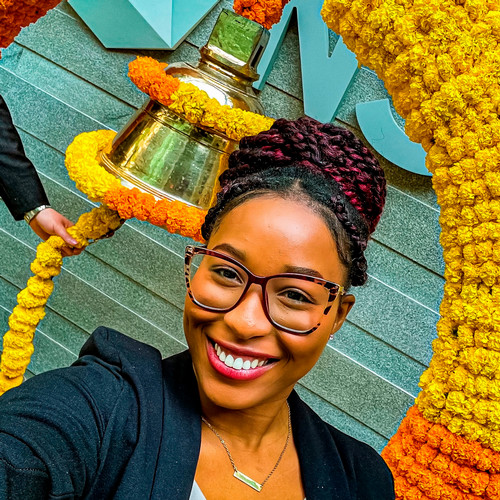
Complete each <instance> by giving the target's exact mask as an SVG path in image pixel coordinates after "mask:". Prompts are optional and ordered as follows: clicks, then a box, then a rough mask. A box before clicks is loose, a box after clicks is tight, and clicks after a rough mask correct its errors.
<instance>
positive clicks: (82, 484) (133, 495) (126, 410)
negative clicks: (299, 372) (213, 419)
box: [0, 327, 394, 500]
mask: <svg viewBox="0 0 500 500" xmlns="http://www.w3.org/2000/svg"><path fill="white" fill-rule="evenodd" d="M289 404H290V409H291V416H292V429H293V437H294V440H295V443H296V446H297V450H298V453H299V460H300V467H301V472H302V480H303V485H304V489H305V493H306V497H307V500H332V499H339V500H349V499H359V500H361V499H362V500H375V499H377V500H391V499H393V498H394V491H393V480H392V476H391V473H390V471H389V469H388V468H387V466H386V465H385V463H384V462H383V460H382V459H381V458H380V456H379V455H378V454H377V453H376V452H375V451H374V450H373V449H372V448H370V447H369V446H367V445H366V444H363V443H360V442H359V441H356V440H355V439H353V438H351V437H349V436H347V435H345V434H343V433H342V432H340V431H338V430H337V429H335V428H333V427H331V426H330V425H328V424H326V423H325V422H323V421H322V420H321V419H320V418H319V417H318V416H317V415H316V414H315V413H314V412H313V411H312V410H311V409H310V408H309V407H308V406H307V405H306V404H305V403H303V402H302V401H301V399H300V398H299V397H298V395H297V394H296V393H295V392H293V393H292V394H291V396H290V398H289ZM200 437H201V422H200V403H199V396H198V388H197V384H196V379H195V376H194V373H193V369H192V364H191V357H190V355H189V352H188V351H186V352H183V353H181V354H178V355H176V356H173V357H171V358H167V359H165V360H163V361H162V360H161V357H160V353H159V352H158V351H157V350H156V349H154V348H152V347H150V346H147V345H145V344H142V343H140V342H137V341H134V340H132V339H130V338H128V337H125V336H124V335H122V334H120V333H118V332H116V331H114V330H110V329H107V328H102V327H101V328H99V329H98V330H96V331H95V332H94V334H93V335H92V336H91V338H90V339H89V341H88V342H87V343H86V344H85V346H84V348H83V349H82V352H81V358H80V359H79V360H78V361H77V362H76V363H75V364H74V365H73V366H72V367H70V368H64V369H61V370H55V371H52V372H48V373H44V374H42V375H38V376H37V377H34V378H32V379H30V380H28V381H27V382H25V383H24V384H23V385H22V386H21V387H19V388H17V389H13V390H11V391H9V392H7V393H6V394H5V395H3V396H2V397H1V398H0V498H1V499H2V500H3V499H8V500H18V499H22V500H31V499H44V498H50V499H58V500H63V499H70V498H81V497H83V498H87V499H95V500H97V499H99V500H104V499H111V498H114V499H119V500H123V499H127V500H128V499H130V500H132V499H133V500H146V499H157V500H160V499H162V500H163V499H168V500H187V499H188V498H189V495H190V492H191V488H192V485H193V480H194V475H195V471H196V464H197V461H198V455H199V450H200ZM262 498H263V499H264V498H265V495H264V496H263V497H262Z"/></svg>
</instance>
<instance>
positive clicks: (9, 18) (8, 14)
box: [0, 0, 60, 55]
mask: <svg viewBox="0 0 500 500" xmlns="http://www.w3.org/2000/svg"><path fill="white" fill-rule="evenodd" d="M59 2H60V0H0V26H1V29H0V47H3V48H5V47H7V46H9V45H10V44H11V43H12V42H13V41H14V37H16V36H17V35H18V33H19V32H20V31H21V28H24V27H25V26H28V25H29V24H31V23H34V22H35V21H36V20H37V19H38V18H39V17H42V16H44V15H45V14H46V12H47V11H48V10H50V9H52V8H53V7H55V6H56V5H57V4H58V3H59ZM0 55H1V54H0Z"/></svg>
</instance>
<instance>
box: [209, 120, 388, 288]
mask: <svg viewBox="0 0 500 500" xmlns="http://www.w3.org/2000/svg"><path fill="white" fill-rule="evenodd" d="M318 177H319V178H320V179H322V180H323V181H322V182H318ZM219 180H220V183H221V191H220V192H219V194H218V197H217V203H216V205H215V206H214V207H213V208H212V209H210V211H209V213H208V215H207V217H206V219H205V224H204V226H203V228H202V233H203V236H204V237H205V239H207V240H208V239H209V237H210V234H211V233H212V231H213V229H214V227H215V226H216V224H217V221H218V220H219V219H220V218H221V217H223V215H224V214H225V213H227V211H228V210H230V209H232V208H234V206H236V205H237V204H239V203H240V202H241V200H242V199H248V198H249V197H252V193H253V192H262V191H264V192H270V191H274V192H277V193H284V194H286V193H291V192H293V191H297V188H296V184H297V182H296V181H300V189H301V190H302V191H303V193H304V194H305V195H307V196H308V197H309V198H310V199H311V200H313V201H314V202H316V204H318V205H319V206H322V207H324V208H325V209H327V210H328V211H329V212H330V213H332V212H333V214H335V217H334V219H336V220H337V221H338V222H340V225H341V228H342V230H343V231H344V233H345V234H344V236H343V237H341V236H339V234H337V233H338V231H337V230H336V229H335V224H333V222H334V221H332V220H331V219H332V218H331V217H329V219H330V221H328V222H329V225H330V227H331V229H332V232H333V233H335V238H336V241H337V245H338V246H339V247H342V246H345V245H344V244H343V242H342V241H341V240H342V239H345V238H346V236H347V238H348V239H349V241H348V251H347V252H343V251H342V248H340V250H341V252H340V254H341V260H342V261H343V262H344V263H345V264H346V267H347V268H348V270H349V273H348V274H349V276H348V283H347V285H348V286H349V285H351V284H352V285H354V286H358V285H362V284H364V283H365V281H366V278H367V275H366V268H367V264H366V259H365V256H364V251H365V249H366V245H367V241H368V236H369V233H371V232H372V231H373V230H374V229H375V226H376V224H377V222H378V220H379V219H380V215H381V213H382V208H383V205H384V201H385V193H386V183H385V177H384V173H383V171H382V169H381V168H380V166H379V164H378V161H377V160H376V158H375V157H374V156H373V155H372V154H371V152H370V151H369V150H368V149H367V148H366V147H365V146H364V145H363V143H362V142H361V141H360V140H359V139H358V138H357V137H356V136H355V135H354V134H353V133H352V132H350V131H348V130H346V129H343V128H340V127H336V126H334V125H332V124H326V125H324V124H321V123H319V122H317V121H316V120H313V119H311V118H300V119H299V120H296V121H289V120H285V119H281V120H277V121H276V122H275V123H274V125H273V127H272V128H271V129H270V130H269V131H267V132H262V133H260V134H258V135H256V136H253V137H247V138H244V139H243V140H242V141H241V142H240V149H239V150H238V151H235V152H234V153H233V154H232V155H231V156H230V158H229V169H228V170H226V171H225V172H224V173H223V174H222V175H221V177H220V179H219ZM345 253H347V254H348V255H347V256H345V255H344V254H345ZM343 255H344V256H343Z"/></svg>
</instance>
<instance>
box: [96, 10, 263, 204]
mask: <svg viewBox="0 0 500 500" xmlns="http://www.w3.org/2000/svg"><path fill="white" fill-rule="evenodd" d="M268 41H269V32H268V31H267V30H266V29H264V28H263V27H262V26H261V25H260V24H258V23H255V22H253V21H250V20H249V19H246V18H244V17H242V16H239V15H238V14H235V13H234V12H231V11H229V10H226V9H224V10H223V11H222V12H221V14H220V16H219V18H218V20H217V23H216V24H215V27H214V29H213V31H212V33H211V35H210V38H209V40H208V42H207V44H206V45H205V46H204V47H202V48H201V49H200V54H201V58H200V60H199V62H198V64H196V65H192V64H189V63H186V62H183V63H176V64H171V65H169V66H168V67H167V68H166V70H165V71H166V73H167V74H170V75H172V76H174V77H176V78H178V79H179V80H181V81H183V82H189V83H193V84H194V85H196V86H197V87H198V88H200V89H201V90H204V91H205V92H206V93H207V94H208V95H209V97H211V98H215V99H217V101H218V102H219V103H220V104H223V105H228V106H230V107H232V108H240V109H243V110H246V111H252V112H254V113H260V114H263V108H262V105H261V103H260V101H259V99H258V97H257V95H256V93H255V91H254V89H253V87H252V83H253V82H254V81H256V80H257V79H258V78H259V75H258V74H257V71H256V68H257V65H258V63H259V60H260V58H261V56H262V53H263V52H264V49H265V47H266V45H267V43H268ZM237 147H238V143H237V142H236V141H234V140H232V139H230V138H229V137H227V136H226V135H225V134H222V133H221V132H218V131H215V130H213V129H211V128H207V127H201V126H197V125H193V124H191V123H190V122H188V121H187V120H186V119H185V118H184V117H183V116H181V115H178V114H177V113H175V112H173V111H171V110H170V109H169V108H168V107H167V106H164V105H163V104H160V103H159V102H157V101H154V100H152V99H150V100H149V101H147V102H146V103H145V105H144V106H143V107H142V108H141V109H140V110H139V111H138V112H137V113H136V114H135V115H134V116H133V117H132V118H131V120H130V121H129V122H128V123H127V125H126V126H125V127H124V128H123V129H122V130H121V131H120V132H119V133H118V135H117V136H116V138H115V140H114V141H113V144H112V146H111V151H109V152H107V153H106V152H103V153H101V158H100V161H101V164H102V165H103V166H104V167H105V168H106V169H107V170H108V171H109V172H111V173H112V174H114V175H115V176H117V177H119V178H120V179H121V180H122V183H123V184H124V185H125V186H127V187H137V188H139V189H140V190H142V191H144V192H146V193H150V194H152V195H154V196H155V197H156V198H157V199H162V198H167V199H170V200H178V201H182V202H183V203H186V204H188V205H193V206H196V207H199V208H202V209H207V208H209V207H210V206H211V205H212V202H213V201H214V198H215V195H216V193H217V188H218V186H217V178H218V176H219V174H220V173H221V172H222V171H224V170H225V169H226V168H227V165H228V158H229V154H230V153H231V152H233V151H234V150H235V149H236V148H237Z"/></svg>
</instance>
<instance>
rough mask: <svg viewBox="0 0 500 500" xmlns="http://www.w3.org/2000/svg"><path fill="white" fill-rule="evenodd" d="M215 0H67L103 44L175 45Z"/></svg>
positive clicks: (117, 47)
mask: <svg viewBox="0 0 500 500" xmlns="http://www.w3.org/2000/svg"><path fill="white" fill-rule="evenodd" d="M217 2H218V0H190V1H189V2H187V1H186V0H148V1H147V2H144V1H142V0H69V4H70V5H71V6H72V7H73V8H74V9H75V11H76V12H77V13H78V15H79V16H80V17H81V18H82V19H83V20H84V21H85V23H86V24H87V25H88V26H89V28H90V29H91V30H92V32H93V33H94V34H95V35H96V36H97V37H98V38H99V40H100V41H101V42H102V44H103V45H104V46H105V47H107V48H108V49H109V48H113V49H126V48H135V49H170V50H173V49H175V48H176V47H177V46H178V45H179V44H180V43H181V42H182V40H183V39H184V38H185V37H186V36H187V35H188V34H189V33H190V32H191V30H193V28H195V27H196V25H197V24H198V23H199V22H200V21H201V20H202V19H203V18H204V17H205V16H206V15H207V13H208V12H209V11H210V10H211V9H212V8H213V7H214V5H215V4H216V3H217Z"/></svg>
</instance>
